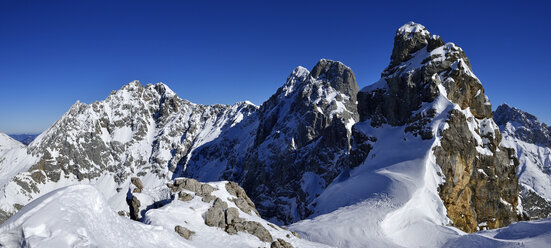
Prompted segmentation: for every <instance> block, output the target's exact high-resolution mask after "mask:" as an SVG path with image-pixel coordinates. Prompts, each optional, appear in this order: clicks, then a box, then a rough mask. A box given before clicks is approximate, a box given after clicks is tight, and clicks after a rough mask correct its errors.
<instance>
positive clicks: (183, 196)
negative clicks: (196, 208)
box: [178, 191, 193, 201]
mask: <svg viewBox="0 0 551 248" xmlns="http://www.w3.org/2000/svg"><path fill="white" fill-rule="evenodd" d="M192 199H193V195H192V194H188V193H186V192H183V191H181V192H180V193H178V200H180V201H191V200H192Z"/></svg>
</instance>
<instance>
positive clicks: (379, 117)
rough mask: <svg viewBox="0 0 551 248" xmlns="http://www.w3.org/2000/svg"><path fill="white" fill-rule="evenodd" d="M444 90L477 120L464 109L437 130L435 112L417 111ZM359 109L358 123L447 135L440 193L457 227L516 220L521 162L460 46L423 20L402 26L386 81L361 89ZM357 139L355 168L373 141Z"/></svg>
mask: <svg viewBox="0 0 551 248" xmlns="http://www.w3.org/2000/svg"><path fill="white" fill-rule="evenodd" d="M441 94H445V96H446V97H447V98H448V99H449V100H450V101H451V102H453V103H455V104H457V105H459V107H460V108H461V109H462V110H466V111H470V114H472V116H473V117H470V119H469V120H467V118H466V117H465V115H464V114H463V113H462V112H461V111H458V110H452V111H451V112H450V115H449V119H448V121H447V123H448V125H449V128H447V129H444V130H443V131H442V130H441V133H440V134H434V133H433V127H432V126H430V125H429V124H431V123H432V122H433V118H434V117H435V114H436V110H435V109H424V110H423V111H418V110H420V108H421V106H422V105H423V103H433V102H435V100H436V99H437V98H438V97H439V96H440V95H441ZM424 106H431V105H424ZM467 109H468V110H467ZM358 111H359V113H360V121H367V120H369V121H370V124H371V126H373V127H381V126H382V125H383V124H388V125H391V126H405V129H404V130H405V132H406V133H411V134H412V135H413V136H418V137H419V138H421V139H432V138H434V136H435V135H441V136H442V138H441V145H440V146H437V147H435V149H434V155H435V157H436V163H437V164H438V165H439V166H440V167H441V169H442V172H443V173H444V175H443V176H444V178H445V182H444V184H442V185H441V186H440V197H441V198H442V201H443V202H444V205H445V207H446V209H447V213H448V216H449V217H450V219H451V220H452V221H453V224H454V226H456V227H458V228H459V229H461V230H463V231H466V232H474V231H477V230H478V229H479V224H480V223H484V222H486V223H488V225H487V227H489V228H498V227H502V226H505V225H508V224H509V223H511V222H514V221H517V220H518V219H519V216H517V210H516V206H517V203H518V197H517V196H518V184H517V178H516V166H517V165H518V161H517V160H516V158H515V154H514V151H513V150H511V149H507V148H505V147H501V146H499V144H500V142H501V138H502V137H501V134H500V132H499V130H498V129H497V126H496V125H495V123H493V121H492V119H491V118H492V112H491V104H490V102H489V100H488V98H487V97H486V95H485V94H484V88H483V87H482V84H481V83H480V81H479V80H478V78H477V77H476V76H475V75H474V73H473V72H472V69H471V66H470V62H469V59H468V58H467V56H466V55H465V53H464V51H463V50H462V49H461V48H459V47H457V46H456V45H455V44H453V43H447V44H444V42H443V41H442V40H441V39H440V37H438V36H434V35H432V36H431V35H430V33H429V32H428V31H427V30H426V28H425V27H423V26H422V25H419V24H415V23H408V24H406V25H404V26H402V27H401V28H400V29H399V30H398V31H397V32H396V37H395V43H394V50H393V52H392V56H391V62H390V65H389V66H388V67H387V68H386V69H385V71H384V72H383V73H382V75H381V80H380V81H379V82H377V83H375V84H374V85H371V86H368V87H366V88H364V89H362V91H360V92H359V93H358ZM471 126H472V127H473V128H474V130H473V131H471V130H470V127H471ZM473 132H475V133H474V134H473ZM475 136H477V137H476V138H475ZM478 140H481V142H482V143H479V141H478ZM352 144H353V148H352V150H351V154H350V157H351V161H352V166H357V165H359V164H361V163H362V162H363V161H364V160H365V159H366V158H367V156H368V154H369V152H370V150H371V149H372V148H371V147H372V146H373V145H375V146H376V140H375V141H373V140H370V138H369V134H364V133H362V132H360V131H355V129H354V128H353V140H352ZM479 150H483V151H484V152H479Z"/></svg>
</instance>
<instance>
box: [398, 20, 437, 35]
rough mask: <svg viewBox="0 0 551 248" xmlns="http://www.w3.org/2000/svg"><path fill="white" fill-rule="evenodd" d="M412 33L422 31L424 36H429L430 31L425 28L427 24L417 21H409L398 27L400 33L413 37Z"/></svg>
mask: <svg viewBox="0 0 551 248" xmlns="http://www.w3.org/2000/svg"><path fill="white" fill-rule="evenodd" d="M412 33H421V35H423V36H429V35H430V33H429V31H428V30H427V29H426V28H425V26H423V25H421V24H418V23H415V22H409V23H406V24H404V25H403V26H401V27H400V28H399V29H398V34H400V35H408V38H411V37H412V35H411V34H412Z"/></svg>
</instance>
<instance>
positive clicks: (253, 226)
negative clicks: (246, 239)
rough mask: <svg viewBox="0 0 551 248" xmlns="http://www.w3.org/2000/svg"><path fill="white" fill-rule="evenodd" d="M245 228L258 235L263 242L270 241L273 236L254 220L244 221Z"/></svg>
mask: <svg viewBox="0 0 551 248" xmlns="http://www.w3.org/2000/svg"><path fill="white" fill-rule="evenodd" d="M245 230H246V231H247V232H248V233H250V234H252V235H254V236H256V237H258V238H259V239H260V240H261V241H263V242H272V241H273V238H272V235H271V234H270V232H269V231H268V230H267V229H266V228H265V227H264V226H263V225H262V224H260V223H258V222H256V221H247V222H245Z"/></svg>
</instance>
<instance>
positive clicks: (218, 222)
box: [205, 198, 228, 228]
mask: <svg viewBox="0 0 551 248" xmlns="http://www.w3.org/2000/svg"><path fill="white" fill-rule="evenodd" d="M226 208H228V204H227V203H226V202H224V201H222V200H221V199H220V198H217V199H216V200H215V201H214V204H213V205H212V207H210V208H209V209H208V210H207V212H206V213H205V224H207V225H208V226H214V227H220V228H225V227H226V217H225V215H224V213H225V209H226Z"/></svg>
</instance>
